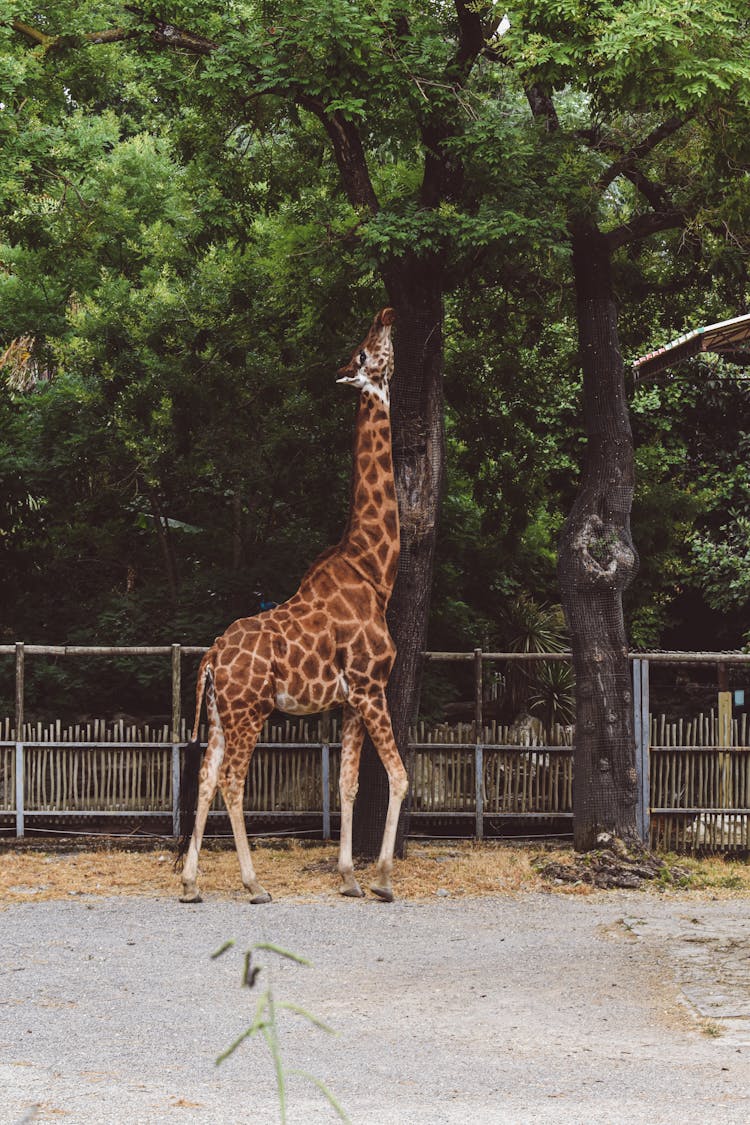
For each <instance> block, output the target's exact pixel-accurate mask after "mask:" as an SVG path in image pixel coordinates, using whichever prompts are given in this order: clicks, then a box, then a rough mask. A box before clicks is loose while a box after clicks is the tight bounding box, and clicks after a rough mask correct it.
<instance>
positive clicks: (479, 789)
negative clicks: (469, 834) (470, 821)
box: [474, 742, 484, 840]
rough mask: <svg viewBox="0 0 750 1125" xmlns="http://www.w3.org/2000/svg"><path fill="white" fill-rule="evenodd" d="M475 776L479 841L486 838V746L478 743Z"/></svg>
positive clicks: (475, 754)
mask: <svg viewBox="0 0 750 1125" xmlns="http://www.w3.org/2000/svg"><path fill="white" fill-rule="evenodd" d="M474 775H475V780H476V829H475V834H476V838H477V840H482V839H483V838H484V791H483V790H484V786H483V782H484V746H483V745H482V743H481V742H477V744H476V747H475V749H474Z"/></svg>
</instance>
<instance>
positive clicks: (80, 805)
mask: <svg viewBox="0 0 750 1125" xmlns="http://www.w3.org/2000/svg"><path fill="white" fill-rule="evenodd" d="M202 652H203V649H200V648H197V647H196V648H193V647H190V648H188V647H180V646H177V645H172V646H164V647H160V648H139V649H132V648H127V649H125V648H117V649H111V648H92V647H86V648H81V647H78V648H67V647H66V648H62V647H59V646H55V647H50V646H24V645H20V644H19V645H16V646H0V655H5V656H12V657H14V659H15V673H16V697H15V714H14V716H12V717H10V716H9V717H7V718H5V719H4V720H0V824H1V825H4V826H5V827H6V829H8V828H9V829H10V830H11V831H13V830H15V833H16V835H19V836H21V835H23V834H24V833H25V832H26V831H27V830H33V829H34V828H37V830H38V829H39V826H43V827H55V826H56V827H58V828H59V827H61V826H63V825H67V826H70V825H71V824H76V825H81V826H85V825H89V826H91V825H92V824H94V823H96V824H97V825H101V824H102V823H104V824H106V823H110V824H111V823H113V822H114V821H113V819H112V818H116V819H118V820H119V821H120V822H123V821H126V822H127V823H128V824H132V823H133V822H135V823H137V824H151V825H152V826H153V827H154V828H159V830H160V831H164V830H166V831H171V832H172V833H174V834H178V833H179V813H178V804H179V801H178V798H179V778H180V771H181V747H182V746H183V745H184V743H185V742H186V741H187V739H188V733H189V732H188V729H187V723H186V719H185V717H184V716H183V715H182V704H181V696H182V661H183V657H185V656H186V655H188V656H195V655H198V654H200V653H202ZM139 654H147V655H149V656H160V657H162V658H164V657H168V658H169V659H170V663H171V702H172V714H171V721H168V722H161V723H153V724H149V723H136V722H128V721H126V720H124V719H123V718H119V719H117V720H105V719H88V720H86V721H82V722H71V723H63V722H62V721H61V720H56V721H54V722H41V721H39V720H37V721H33V722H32V721H27V720H26V717H25V702H26V701H25V679H26V676H25V662H26V658H27V656H29V655H30V656H33V657H37V656H43V657H44V656H54V657H60V656H64V657H75V656H78V655H85V656H94V655H96V656H101V657H108V658H111V657H113V656H123V655H125V656H130V655H136V656H137V655H139ZM425 655H426V658H427V660H428V661H430V662H435V663H437V662H441V661H442V662H445V663H453V664H455V665H459V664H463V665H464V666H465V669H466V671H469V670H470V671H471V678H472V680H473V684H472V688H473V698H472V700H471V710H473V718H472V719H470V720H468V721H458V722H456V721H453V722H450V723H448V722H444V721H443V722H437V723H436V722H431V723H428V722H426V721H420V722H419V723H416V724H415V725H414V726H413V727H412V728H411V730H410V732H409V747H408V759H409V774H410V780H411V786H410V805H411V810H410V811H411V817H412V825H413V828H414V827H418V826H419V825H420V823H421V824H422V826H423V827H427V828H430V827H433V828H435V826H438V828H439V827H440V826H442V827H443V828H444V827H445V826H446V825H454V826H457V827H458V828H459V830H460V831H462V832H463V833H464V834H465V833H466V832H469V833H470V834H473V835H474V836H476V837H477V838H479V839H481V838H482V837H483V835H485V833H486V832H487V831H490V832H494V833H498V832H501V833H502V832H504V831H505V830H506V829H510V828H511V827H516V828H518V829H519V830H522V829H525V832H527V833H528V832H529V831H531V826H535V828H534V832H535V834H536V833H537V832H538V833H539V834H544V833H545V831H547V832H552V831H555V832H559V831H560V830H561V828H562V830H565V825H566V824H567V825H569V824H570V821H571V819H572V807H573V764H574V754H575V747H574V735H575V732H574V727H573V726H571V725H564V724H560V723H552V724H549V725H545V724H544V723H543V722H542V721H540V720H539V719H537V718H534V717H533V716H529V715H525V716H523V717H522V718H521V720H517V721H515V722H513V723H503V722H500V721H499V720H497V719H495V718H489V717H488V716H487V712H492V710H493V706H494V703H493V699H492V697H491V696H490V693H489V691H488V690H487V688H488V685H489V684H492V683H494V682H496V681H497V674H496V673H493V674H492V675H489V676H488V675H487V669H488V667H489V668H490V670H491V669H492V668H495V669H496V668H497V666H498V665H499V666H501V667H502V666H507V665H508V664H512V663H518V662H521V663H524V662H526V663H528V662H529V661H532V660H533V661H539V660H545V661H561V660H569V654H566V653H554V654H514V653H485V652H482V651H481V650H475V651H474V652H472V653H427V654H425ZM749 661H750V658H749V657H747V656H746V655H745V654H726V653H723V654H706V653H700V654H685V653H680V654H675V653H672V654H668V653H653V654H637V655H636V654H633V677H634V689H635V690H634V701H635V702H634V707H635V730H636V758H637V765H638V769H639V779H640V783H641V784H640V791H641V795H642V801H641V808H640V810H639V823H640V825H641V830H642V833H643V835H644V838H648V839H649V840H650V842H651V844H652V845H653V846H658V847H661V848H672V849H675V850H680V851H685V850H688V851H690V850H699V849H702V848H711V849H718V850H720V849H724V850H732V851H746V850H750V746H749V745H748V742H750V718H749V717H748V714H749V713H750V712H749V713H746V712H745V711H744V709H743V706H741V705H740V704H738V703H737V699H738V698H739V696H743V704H744V692H743V691H741V690H740V691H738V690H735V691H734V692H732V690H731V685H729V683H728V673H727V669H728V668H730V669H731V668H735V669H736V668H739V669H741V670H742V672H743V674H744V670H745V667H746V666H747V665H748V662H749ZM686 664H692V665H693V666H694V667H695V668H703V669H705V668H707V667H708V668H710V669H711V672H712V674H713V675H714V676H715V668H716V667H718V668H719V674H718V677H717V678H716V681H715V683H714V684H713V686H712V685H711V684H710V683H706V684H705V685H703V687H701V686H700V685H693V690H694V692H695V691H698V692H699V693H700V692H701V691H702V692H703V696H702V698H703V697H706V698H709V697H708V696H707V694H706V693H710V698H713V700H715V702H716V706H714V707H709V708H708V709H707V710H706V711H701V712H698V713H696V714H693V715H692V716H690V715H687V714H683V715H679V716H677V717H674V716H673V717H672V718H670V717H669V716H668V714H667V713H661V714H652V713H651V710H650V698H651V694H652V692H653V694H654V695H655V696H656V697H657V698H658V697H659V696H660V693H661V694H662V695H663V694H664V691H665V690H666V689H665V687H664V682H665V681H664V674H665V669H667V668H668V667H671V666H678V667H681V668H682V667H684V666H685V665H686ZM650 669H651V670H650ZM722 669H723V671H722ZM747 670H748V671H749V672H750V668H747ZM667 686H669V685H667ZM717 687H718V689H719V690H718V691H717V690H716V689H717ZM748 700H749V702H750V692H749V693H748ZM667 702H669V700H667ZM671 706H672V707H673V706H674V705H673V704H671ZM464 709H465V708H464ZM205 735H206V731H205V728H203V729H202V730H201V737H202V738H203V739H204V740H205ZM339 762H340V718H339V716H338V715H336V714H327V715H322V716H320V717H314V718H312V719H307V718H305V719H284V720H283V721H281V722H279V721H278V719H274V720H272V721H269V722H267V723H266V725H265V726H264V729H263V732H262V734H261V738H260V741H259V743H258V747H257V749H256V751H255V754H254V755H253V758H252V761H251V764H250V770H249V772H248V778H247V782H246V786H245V809H246V812H247V813H248V815H249V818H250V827H251V828H253V826H254V824H255V825H257V826H259V827H260V826H261V825H262V827H263V830H264V831H268V830H271V831H272V830H273V828H274V826H277V827H278V826H279V825H280V824H281V823H282V822H283V823H284V825H285V826H292V827H294V825H295V824H296V825H298V826H302V825H303V824H304V825H305V826H307V827H309V826H310V825H313V826H315V825H317V826H318V827H317V829H316V831H319V832H322V835H323V836H324V837H326V838H327V837H329V836H330V835H331V833H332V830H333V829H334V828H335V827H336V822H337V817H338V814H339V811H340V807H339V791H338V769H339ZM211 815H212V817H213V819H214V821H216V819H217V818H219V817H223V815H224V814H223V807H222V804H221V800H220V798H219V797H218V796H217V798H216V800H215V802H214V805H213V807H212V814H211Z"/></svg>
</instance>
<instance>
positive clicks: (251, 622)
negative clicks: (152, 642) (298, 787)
mask: <svg viewBox="0 0 750 1125" xmlns="http://www.w3.org/2000/svg"><path fill="white" fill-rule="evenodd" d="M394 321H395V313H394V311H393V309H390V308H386V309H382V310H381V312H379V313H378V314H377V316H376V317H375V319H374V321H373V323H372V327H371V328H370V331H369V332H368V333H367V336H366V337H365V339H364V340H363V342H362V343H361V344H360V345H359V347H358V348H355V350H354V351H353V352H352V356H351V359H350V361H349V363H348V364H347V365H346V366H345V367H343V368H342V369H341V370H340V371H339V372H338V380H337V381H338V382H339V383H343V384H349V385H351V386H353V387H355V388H356V389H357V390H358V391H359V405H358V408H357V417H356V425H355V435H354V464H353V469H352V488H351V500H350V505H349V518H348V521H347V524H346V528H345V530H344V534H343V535H342V537H341V540H340V542H339V543H338V544H337V545H336V546H335V547H330V548H329V549H328V550H327V551H324V552H323V554H322V555H320V556H319V557H318V558H317V559H316V560H315V562H314V563H313V564H312V566H311V567H310V569H309V570H308V571H307V573H306V574H305V576H304V577H303V579H302V581H301V582H300V586H299V589H298V590H297V593H296V594H295V595H294V596H293V597H291V598H290V599H289V601H287V602H284V603H283V605H279V606H276V607H274V608H273V609H269V610H266V611H265V612H264V613H259V614H257V615H256V616H255V617H243V618H241V619H240V620H239V621H235V622H234V623H233V624H232V625H230V626H229V628H228V629H227V630H226V632H225V633H223V634H222V636H220V637H218V638H217V639H216V640H215V641H214V643H213V645H212V646H211V648H210V649H209V650H208V652H207V653H206V655H205V656H204V658H203V661H202V663H201V666H200V670H199V672H198V683H197V687H196V710H195V724H194V727H193V734H192V741H191V743H190V745H189V746H188V748H187V750H186V754H185V766H184V769H183V782H182V786H181V794H183V795H184V796H185V800H184V802H183V801H182V800H181V818H182V819H181V824H182V838H181V840H180V846H179V850H178V862H179V860H181V859H182V857H183V856H184V857H185V858H184V865H183V868H182V883H183V893H182V895H181V900H182V901H183V902H199V901H200V896H199V894H198V888H197V875H198V855H199V853H200V848H201V843H202V839H203V832H204V830H205V826H206V818H207V816H208V810H209V806H210V804H211V801H212V800H213V797H214V794H215V793H216V789H217V787H218V788H219V789H220V791H221V794H222V796H223V798H224V801H225V804H226V806H227V811H228V813H229V819H230V821H231V824H232V831H233V833H234V839H235V844H236V846H237V854H238V856H239V861H240V870H241V874H242V882H243V884H244V885H245V886H246V887H247V888H248V890H249V891H250V892H251V895H252V898H251V901H252V902H268V901H269V900H270V895H269V894H268V892H267V891H265V890H264V888H263V887H262V886H261V884H260V883H259V881H258V878H257V876H256V874H255V869H254V867H253V862H252V856H251V853H250V847H249V844H248V840H247V832H246V830H245V817H244V810H243V803H242V798H243V791H244V785H245V777H246V775H247V771H248V766H249V764H250V759H251V757H252V754H253V750H254V749H255V745H256V743H257V741H258V736H259V734H260V731H261V729H262V727H263V723H264V722H265V720H266V718H267V717H268V715H270V713H271V711H273V709H274V708H278V709H279V710H280V711H286V712H288V713H290V714H293V715H301V714H311V713H315V712H319V711H325V710H327V709H328V708H330V707H335V706H343V722H342V733H341V741H342V745H341V776H340V780H339V786H340V793H341V840H340V847H339V872H340V874H341V888H340V889H341V893H342V894H344V895H349V896H353V897H360V896H361V895H362V893H363V892H362V890H361V889H360V887H359V884H358V882H357V880H356V879H355V877H354V869H353V863H352V813H353V808H354V798H355V796H356V793H357V783H358V777H359V760H360V754H361V751H362V743H363V741H364V736H365V731H367V732H368V733H369V735H370V737H371V739H372V741H373V744H374V746H375V748H376V750H377V752H378V754H379V755H380V759H381V761H382V762H383V765H384V766H385V769H386V771H387V773H388V779H389V794H390V799H389V803H388V812H387V814H386V822H385V829H384V832H383V843H382V847H381V850H380V856H379V859H378V869H377V877H376V881H375V883H373V884H372V886H371V889H372V890H373V891H374V893H375V894H376V895H378V896H379V897H380V898H382V899H385V900H386V901H389V902H390V901H391V900H392V899H393V890H392V887H391V869H392V867H393V850H394V845H395V840H396V827H397V824H398V817H399V812H400V809H401V803H402V801H403V799H404V797H405V795H406V790H407V787H408V783H407V777H406V770H405V769H404V765H403V762H402V760H401V755H400V754H399V751H398V747H397V746H396V743H395V740H394V737H393V730H392V728H391V718H390V714H389V712H388V704H387V702H386V697H385V689H386V684H387V682H388V677H389V675H390V671H391V668H392V666H393V660H394V657H395V646H394V644H393V641H392V640H391V637H390V634H389V632H388V627H387V625H386V620H385V613H386V608H387V606H388V601H389V599H390V596H391V592H392V590H393V584H394V582H395V580H396V571H397V568H398V556H399V522H398V504H397V500H396V488H395V484H394V479H393V458H392V452H391V421H390V381H391V378H392V377H393V342H392V340H391V328H392V325H393V323H394ZM204 696H205V700H206V709H207V712H208V731H209V733H208V744H207V746H206V750H205V753H204V754H202V753H201V751H200V748H199V746H198V724H199V720H200V713H201V707H202V704H203V699H204ZM196 776H197V801H196V781H195V778H196Z"/></svg>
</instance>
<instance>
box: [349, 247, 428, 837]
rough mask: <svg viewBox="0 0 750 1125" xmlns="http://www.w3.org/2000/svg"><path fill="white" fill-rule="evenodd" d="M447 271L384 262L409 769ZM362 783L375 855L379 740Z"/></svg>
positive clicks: (394, 678)
mask: <svg viewBox="0 0 750 1125" xmlns="http://www.w3.org/2000/svg"><path fill="white" fill-rule="evenodd" d="M441 275H442V269H441V264H440V262H439V261H437V260H434V259H430V260H425V259H422V260H418V259H415V258H409V259H399V260H398V261H394V262H391V263H389V265H388V266H387V268H386V269H385V270H384V277H385V281H386V287H387V290H388V296H389V299H390V301H391V303H392V305H393V306H394V308H395V309H396V315H397V321H396V333H395V335H394V347H395V361H396V362H395V374H394V378H393V384H392V387H391V426H392V432H393V462H394V472H395V477H396V491H397V494H398V501H399V513H400V520H401V556H400V561H399V569H398V577H397V579H396V585H395V588H394V591H393V596H392V598H391V602H390V607H389V610H388V626H389V628H390V631H391V635H392V637H393V640H394V641H395V643H396V649H397V655H396V662H395V665H394V667H393V671H392V673H391V678H390V681H389V684H388V702H389V706H390V710H391V718H392V721H393V732H394V735H395V737H396V743H397V744H398V747H399V750H400V751H401V755H402V757H403V758H404V759H405V761H406V763H407V768H409V762H408V755H407V740H408V731H409V725H410V723H412V722H413V721H414V719H415V717H416V712H417V707H418V705H419V690H420V686H421V674H422V663H423V661H422V652H423V651H424V646H425V643H426V640H427V623H428V616H429V611H430V595H431V592H432V572H433V564H434V558H435V541H436V536H437V524H438V514H439V507H440V492H441V488H442V482H443V473H444V467H445V434H444V421H443V381H442V374H443V370H442V365H443V340H442V315H443V301H442V276H441ZM359 791H360V797H359V799H358V800H357V804H356V808H355V816H354V832H353V844H354V850H355V852H356V853H357V854H358V855H360V856H365V857H373V856H376V855H377V854H378V853H379V850H380V843H381V839H382V835H383V825H384V823H385V814H386V809H387V807H388V778H387V776H386V772H385V770H384V769H383V766H382V765H381V763H380V761H379V759H378V757H377V754H376V753H375V750H374V748H373V746H372V744H371V742H370V740H369V738H368V739H366V741H365V746H364V749H363V753H362V764H361V769H360V789H359ZM404 837H405V816H404V815H402V818H401V823H400V825H399V833H398V838H397V842H396V854H397V855H403V854H404Z"/></svg>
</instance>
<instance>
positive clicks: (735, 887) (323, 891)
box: [0, 840, 750, 904]
mask: <svg viewBox="0 0 750 1125" xmlns="http://www.w3.org/2000/svg"><path fill="white" fill-rule="evenodd" d="M571 858H572V852H571V851H570V850H567V851H566V850H545V851H543V853H542V854H541V855H540V848H538V847H536V848H529V847H510V846H507V845H500V844H491V843H484V844H474V843H458V844H456V843H451V844H450V845H448V844H440V843H434V844H433V843H426V844H415V843H412V844H411V845H410V847H409V854H408V857H407V858H406V859H405V860H397V861H396V863H395V867H394V873H393V881H394V887H395V890H396V894H397V896H398V897H399V898H401V899H412V900H418V899H425V898H433V897H434V896H435V895H439V896H440V895H443V896H444V897H466V896H477V895H493V894H515V893H520V892H528V891H542V890H555V891H557V892H560V893H566V894H582V895H587V894H592V893H596V892H595V891H594V889H593V888H592V887H590V886H586V885H581V884H578V885H573V886H569V885H566V886H557V885H555V884H553V883H550V881H549V880H545V879H544V878H543V877H542V876H541V875H540V874H539V873H538V871H537V870H536V866H535V861H539V860H542V861H543V863H550V862H560V863H564V862H565V861H566V860H568V861H569V860H570V859H571ZM672 858H675V862H677V860H676V857H672ZM254 859H255V865H256V869H257V872H258V875H259V877H260V879H261V881H262V882H263V883H264V884H265V886H266V887H267V888H268V889H269V890H270V891H271V893H272V895H273V896H274V897H275V898H303V899H309V898H310V897H315V896H317V895H335V893H336V890H337V888H338V875H337V872H336V846H335V845H334V844H328V845H306V844H301V843H298V842H293V843H291V844H279V843H278V842H274V841H270V840H269V841H262V842H260V843H259V844H258V846H257V847H256V849H255V853H254ZM172 860H173V854H172V852H171V851H169V850H166V849H161V850H152V851H143V850H137V851H136V850H128V849H127V848H126V847H123V848H118V849H117V850H110V849H109V848H108V849H107V850H93V849H92V850H85V848H81V850H78V849H76V850H72V849H71V848H69V847H67V848H66V847H65V845H60V844H56V845H54V846H50V849H49V850H43V846H41V845H38V846H35V847H34V848H33V849H29V848H28V846H23V845H21V846H19V845H16V844H14V843H11V844H8V845H6V846H4V847H3V849H2V858H1V859H0V902H3V903H6V904H7V903H10V902H29V901H39V900H40V899H58V898H66V897H68V896H73V895H112V894H114V895H147V896H154V895H155V896H167V897H174V896H176V895H177V894H178V892H179V887H180V883H179V876H178V875H176V874H175V873H174V871H173V870H172ZM679 864H680V866H681V867H683V868H689V869H690V873H691V879H690V886H689V888H687V889H688V890H690V891H692V890H693V889H694V890H696V891H698V892H704V893H705V892H710V893H711V894H712V895H713V896H715V897H716V896H721V897H739V896H741V897H745V896H750V866H749V865H748V864H747V863H740V862H736V861H735V862H733V861H729V860H723V859H711V860H690V859H685V858H684V857H680V858H679ZM373 875H374V866H371V867H369V868H367V867H365V868H360V870H359V871H358V877H359V879H360V882H361V883H362V885H363V886H365V885H366V884H367V883H368V882H369V881H370V879H371V878H372V876H373ZM201 886H202V888H203V890H204V891H205V892H206V893H208V894H211V895H216V894H218V895H221V896H225V897H229V898H244V897H245V892H244V890H243V888H242V886H241V884H240V881H239V868H238V865H237V858H236V855H235V853H234V850H233V849H231V848H227V849H221V850H220V849H218V848H204V851H203V853H202V855H201ZM656 889H659V890H661V891H665V890H666V891H670V890H671V889H672V888H670V887H668V886H666V887H665V886H664V885H657V888H656ZM679 889H680V890H684V889H686V888H679Z"/></svg>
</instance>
